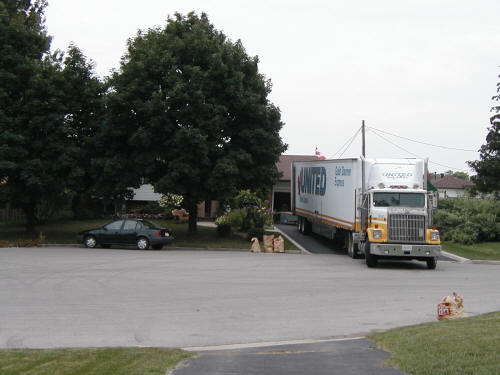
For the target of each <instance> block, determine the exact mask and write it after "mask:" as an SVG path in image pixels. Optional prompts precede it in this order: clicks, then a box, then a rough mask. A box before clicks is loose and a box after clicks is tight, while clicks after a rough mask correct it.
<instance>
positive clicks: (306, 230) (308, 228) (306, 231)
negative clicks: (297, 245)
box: [303, 219, 312, 236]
mask: <svg viewBox="0 0 500 375" xmlns="http://www.w3.org/2000/svg"><path fill="white" fill-rule="evenodd" d="M311 226H312V224H311V222H310V221H309V220H307V219H304V232H303V233H304V234H305V235H306V236H307V235H309V234H311V232H312V228H311Z"/></svg>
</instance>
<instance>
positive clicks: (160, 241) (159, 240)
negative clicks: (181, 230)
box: [149, 236, 175, 245]
mask: <svg viewBox="0 0 500 375" xmlns="http://www.w3.org/2000/svg"><path fill="white" fill-rule="evenodd" d="M174 239H175V238H174V236H168V237H152V238H151V239H150V240H149V243H150V244H151V245H168V244H169V243H172V242H173V241H174Z"/></svg>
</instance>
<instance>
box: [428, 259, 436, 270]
mask: <svg viewBox="0 0 500 375" xmlns="http://www.w3.org/2000/svg"><path fill="white" fill-rule="evenodd" d="M426 262H427V268H428V269H430V270H434V269H436V266H437V258H429V259H427V260H426Z"/></svg>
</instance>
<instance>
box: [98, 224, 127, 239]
mask: <svg viewBox="0 0 500 375" xmlns="http://www.w3.org/2000/svg"><path fill="white" fill-rule="evenodd" d="M124 221H125V220H117V221H113V222H112V223H109V224H107V225H105V226H104V227H103V228H102V229H103V230H102V231H101V235H100V237H101V238H98V239H97V241H98V242H99V243H103V244H113V243H119V242H117V241H119V238H120V230H121V228H122V225H123V222H124Z"/></svg>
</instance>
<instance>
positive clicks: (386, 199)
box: [291, 158, 441, 269]
mask: <svg viewBox="0 0 500 375" xmlns="http://www.w3.org/2000/svg"><path fill="white" fill-rule="evenodd" d="M363 171H364V173H363ZM291 188H292V189H291V191H292V211H293V212H294V213H295V214H296V215H297V216H298V228H299V231H300V232H301V233H304V234H308V233H310V232H314V233H317V234H319V235H322V236H325V237H328V238H331V239H333V238H335V237H339V236H343V237H344V238H345V241H346V245H347V252H348V254H349V256H351V257H352V258H356V257H358V256H364V257H365V259H366V264H367V266H368V267H376V265H377V261H378V259H384V258H385V259H408V260H411V259H416V260H421V261H425V262H427V267H428V268H429V269H434V268H436V264H437V259H438V257H439V255H440V253H441V241H440V238H439V231H437V230H436V229H435V228H431V227H432V207H431V204H430V199H429V194H428V191H427V160H422V159H364V158H359V159H333V160H324V161H320V160H318V161H311V162H294V163H292V186H291Z"/></svg>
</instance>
